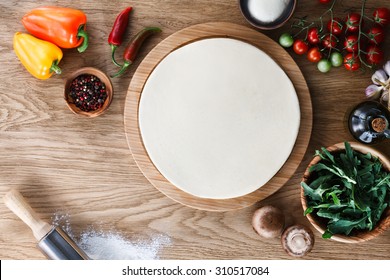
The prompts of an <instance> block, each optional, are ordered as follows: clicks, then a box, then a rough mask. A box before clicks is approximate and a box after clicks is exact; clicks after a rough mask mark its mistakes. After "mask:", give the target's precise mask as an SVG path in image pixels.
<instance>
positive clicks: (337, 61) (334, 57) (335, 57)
mask: <svg viewBox="0 0 390 280" xmlns="http://www.w3.org/2000/svg"><path fill="white" fill-rule="evenodd" d="M330 62H331V63H332V66H333V67H340V66H341V65H343V56H342V55H341V53H339V52H332V54H331V55H330Z"/></svg>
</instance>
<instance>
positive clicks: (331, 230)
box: [301, 142, 390, 238]
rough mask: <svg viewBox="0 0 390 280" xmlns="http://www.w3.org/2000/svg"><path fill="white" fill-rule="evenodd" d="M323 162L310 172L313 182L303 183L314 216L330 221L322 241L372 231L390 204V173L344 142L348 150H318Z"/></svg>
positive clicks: (308, 209)
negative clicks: (336, 235) (334, 151)
mask: <svg viewBox="0 0 390 280" xmlns="http://www.w3.org/2000/svg"><path fill="white" fill-rule="evenodd" d="M315 155H316V156H319V157H320V158H321V161H320V162H318V163H317V164H315V165H313V166H312V167H311V168H310V169H309V171H310V172H311V174H315V176H314V179H313V180H312V181H311V182H309V183H305V182H302V183H301V187H302V188H303V189H304V194H305V196H306V199H307V205H308V208H307V209H306V211H305V213H304V215H308V214H312V215H316V216H318V217H321V218H323V219H325V220H326V221H327V229H326V231H325V233H324V234H323V236H322V237H323V238H330V237H331V236H332V235H333V234H345V235H350V234H351V233H353V231H355V230H372V229H373V228H374V227H375V225H376V224H377V223H378V221H379V220H380V218H381V216H382V214H383V212H384V211H385V210H386V208H387V207H388V206H389V205H390V173H389V172H388V171H386V170H385V169H384V168H383V165H382V163H381V162H380V160H379V159H378V158H376V157H374V156H372V155H371V154H370V153H367V154H362V153H360V152H357V151H355V150H353V148H352V147H351V145H350V144H349V143H348V142H345V151H343V152H337V153H333V154H332V153H330V152H329V151H328V150H326V149H325V148H321V150H320V151H319V150H317V151H316V153H315Z"/></svg>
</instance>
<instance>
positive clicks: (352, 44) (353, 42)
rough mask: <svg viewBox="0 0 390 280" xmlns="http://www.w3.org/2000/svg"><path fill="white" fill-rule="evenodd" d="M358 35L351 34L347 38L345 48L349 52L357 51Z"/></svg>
mask: <svg viewBox="0 0 390 280" xmlns="http://www.w3.org/2000/svg"><path fill="white" fill-rule="evenodd" d="M358 40H359V39H358V36H356V35H349V36H347V37H346V38H345V41H344V48H345V49H346V50H347V52H351V53H356V52H357V51H358Z"/></svg>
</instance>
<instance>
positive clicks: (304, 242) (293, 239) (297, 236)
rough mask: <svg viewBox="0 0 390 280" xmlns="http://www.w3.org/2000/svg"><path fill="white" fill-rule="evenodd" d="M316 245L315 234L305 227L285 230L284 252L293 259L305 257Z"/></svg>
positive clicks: (294, 226) (292, 227) (298, 226)
mask: <svg viewBox="0 0 390 280" xmlns="http://www.w3.org/2000/svg"><path fill="white" fill-rule="evenodd" d="M313 245H314V235H313V232H312V231H311V230H310V229H309V228H307V227H305V226H303V225H293V226H290V227H288V228H286V229H285V231H284V232H283V235H282V246H283V248H284V250H285V251H286V252H287V254H289V255H290V256H293V257H298V258H299V257H303V256H305V255H306V254H308V253H309V252H310V251H311V249H312V248H313Z"/></svg>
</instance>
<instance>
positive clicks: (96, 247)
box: [52, 212, 171, 260]
mask: <svg viewBox="0 0 390 280" xmlns="http://www.w3.org/2000/svg"><path fill="white" fill-rule="evenodd" d="M52 223H53V225H55V226H60V227H61V228H62V229H63V230H64V231H65V232H66V233H67V234H68V235H69V236H70V237H71V238H72V239H73V240H74V241H75V242H76V243H77V245H78V246H79V247H80V248H81V249H82V250H83V251H84V252H85V253H86V254H87V255H88V256H89V257H90V258H91V259H93V260H156V259H159V256H158V254H159V252H160V250H161V249H162V248H163V247H164V246H166V245H169V244H170V243H171V240H170V238H169V237H168V236H165V235H155V236H153V237H151V239H145V240H139V239H134V240H129V239H127V238H126V236H125V235H123V234H122V233H121V232H119V231H114V230H112V231H103V230H99V229H95V228H93V227H91V228H89V229H87V230H85V231H83V232H81V234H80V235H79V236H76V235H75V234H74V233H73V231H72V227H71V224H70V215H69V214H67V213H62V212H57V213H55V214H54V216H53V217H52Z"/></svg>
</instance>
